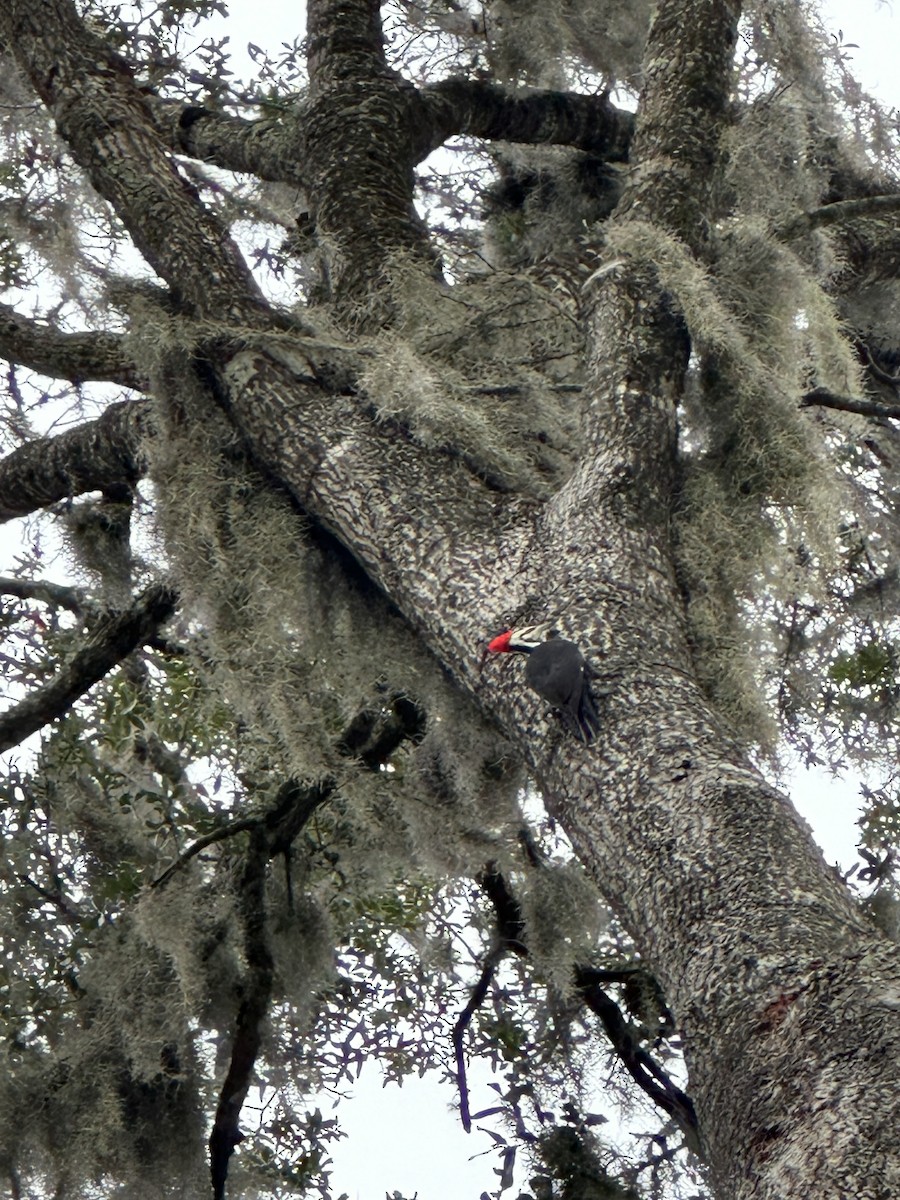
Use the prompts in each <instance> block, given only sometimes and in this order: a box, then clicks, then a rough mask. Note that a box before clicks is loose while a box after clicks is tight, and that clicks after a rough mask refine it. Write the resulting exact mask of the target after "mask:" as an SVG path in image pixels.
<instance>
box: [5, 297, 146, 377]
mask: <svg viewBox="0 0 900 1200" xmlns="http://www.w3.org/2000/svg"><path fill="white" fill-rule="evenodd" d="M0 355H2V357H3V358H5V359H6V361H7V362H11V363H16V364H18V365H20V366H23V367H28V368H29V369H30V370H32V371H37V372H38V373H39V374H41V375H48V376H50V377H51V378H53V379H69V380H71V381H72V383H85V382H86V381H88V380H92V381H95V382H104V381H105V382H109V383H120V384H122V385H123V387H130V388H142V387H145V386H146V382H145V381H144V380H142V379H141V376H140V373H139V372H138V370H137V368H136V367H135V365H134V363H133V362H132V360H131V357H130V355H129V354H128V352H127V350H126V349H125V346H124V339H123V338H122V335H121V334H117V333H104V332H94V331H93V330H87V331H85V332H83V333H64V332H63V331H61V330H59V329H55V328H53V327H52V326H50V325H46V324H43V323H41V322H39V321H33V320H31V319H30V318H29V317H24V316H22V315H21V313H17V312H16V311H15V309H14V308H11V307H10V306H9V305H8V304H0Z"/></svg>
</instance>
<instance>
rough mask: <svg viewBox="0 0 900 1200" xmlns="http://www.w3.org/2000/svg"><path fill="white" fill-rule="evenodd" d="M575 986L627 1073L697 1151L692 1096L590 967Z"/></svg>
mask: <svg viewBox="0 0 900 1200" xmlns="http://www.w3.org/2000/svg"><path fill="white" fill-rule="evenodd" d="M575 983H576V986H577V987H578V990H579V991H580V992H581V994H582V996H583V997H584V1002H585V1004H587V1006H588V1008H589V1009H590V1010H591V1012H593V1013H595V1014H596V1015H597V1016H598V1017H599V1018H600V1021H601V1024H602V1025H603V1029H604V1032H605V1033H606V1036H607V1037H608V1038H609V1040H610V1043H611V1045H612V1047H613V1049H614V1050H615V1052H616V1054H617V1056H618V1058H619V1061H620V1062H621V1063H622V1065H623V1066H624V1068H625V1070H626V1071H627V1072H628V1074H629V1075H630V1076H631V1078H632V1079H633V1080H634V1081H635V1083H637V1084H638V1086H639V1087H640V1088H642V1089H643V1091H644V1092H646V1094H647V1095H648V1096H649V1097H650V1099H651V1100H653V1102H654V1103H655V1104H657V1105H658V1106H659V1107H660V1108H661V1109H662V1110H663V1112H666V1113H668V1114H669V1116H670V1117H672V1118H673V1119H674V1120H675V1121H676V1122H677V1123H678V1126H679V1127H680V1129H681V1131H682V1133H683V1134H684V1136H685V1139H686V1140H687V1142H688V1144H689V1145H690V1146H691V1147H692V1148H693V1149H694V1150H695V1151H696V1150H697V1148H698V1143H697V1128H698V1124H697V1113H696V1111H695V1109H694V1104H693V1101H692V1100H691V1098H690V1096H688V1095H687V1093H686V1092H683V1091H682V1090H681V1088H679V1087H677V1086H676V1085H675V1084H674V1083H673V1082H672V1080H671V1079H670V1078H669V1076H668V1075H667V1074H666V1072H665V1071H664V1070H663V1069H662V1067H660V1065H659V1064H658V1063H657V1062H655V1061H654V1060H653V1058H652V1057H651V1055H650V1054H648V1053H647V1051H646V1050H645V1049H644V1047H643V1046H642V1045H641V1044H640V1040H639V1039H638V1037H637V1035H636V1034H635V1032H634V1030H633V1029H632V1027H631V1024H630V1022H629V1021H627V1020H626V1019H625V1017H623V1015H622V1011H621V1009H620V1008H619V1006H618V1004H616V1002H615V1000H613V999H612V997H611V996H609V995H608V994H607V993H606V992H605V991H604V990H603V988H601V987H600V985H599V983H597V982H596V974H595V973H594V972H592V971H591V969H590V968H576V970H575Z"/></svg>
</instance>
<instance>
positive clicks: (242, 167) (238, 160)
mask: <svg viewBox="0 0 900 1200" xmlns="http://www.w3.org/2000/svg"><path fill="white" fill-rule="evenodd" d="M149 108H150V114H151V116H152V118H153V124H154V127H155V128H156V131H157V133H158V134H159V135H160V137H161V138H162V139H163V141H164V142H165V143H166V145H167V146H169V147H170V148H171V149H172V150H174V151H175V152H176V153H177V154H184V155H186V156H188V157H189V158H195V159H198V160H199V161H200V162H205V163H212V164H213V165H214V166H217V167H222V168H223V169H224V170H226V171H236V172H239V173H241V174H247V175H255V176H256V177H257V178H258V179H265V180H269V181H272V182H274V183H291V184H294V185H295V186H296V187H298V188H302V187H303V186H304V179H303V175H302V156H301V155H300V154H299V152H298V151H299V144H298V139H299V131H298V128H297V122H298V120H301V119H302V117H301V116H300V115H299V114H298V112H297V111H296V110H294V109H290V110H286V112H285V114H284V116H283V117H277V118H273V117H264V118H261V119H259V120H256V121H248V120H245V119H244V118H243V117H236V116H233V115H232V114H231V113H223V112H217V111H216V110H215V109H212V108H204V107H201V106H199V105H185V104H179V103H178V102H177V101H173V100H162V99H160V98H158V97H151V98H150V99H149Z"/></svg>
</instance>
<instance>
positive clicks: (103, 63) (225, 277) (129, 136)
mask: <svg viewBox="0 0 900 1200" xmlns="http://www.w3.org/2000/svg"><path fill="white" fill-rule="evenodd" d="M0 37H2V39H3V41H4V42H5V44H6V45H7V46H9V47H10V48H11V50H12V52H13V54H14V55H15V57H16V60H17V62H18V63H19V65H20V66H21V67H22V69H23V71H24V72H25V74H26V75H27V76H28V78H29V79H30V80H31V83H32V85H33V86H34V88H35V90H36V91H37V93H38V95H39V96H40V97H41V99H42V100H43V101H44V103H45V104H46V105H47V107H48V109H49V110H50V112H51V114H52V115H53V118H54V120H55V121H56V124H57V127H58V129H59V132H60V134H61V135H62V137H63V138H64V139H65V141H66V142H67V143H68V146H69V148H70V149H71V151H72V154H73V155H74V157H75V159H76V161H77V162H78V163H79V164H80V165H81V166H82V167H83V168H84V169H85V170H86V171H87V173H88V175H89V177H90V180H91V182H92V183H93V185H94V187H95V188H96V189H97V191H98V192H99V193H100V195H101V196H103V197H104V199H106V200H108V201H109V203H110V204H111V205H112V206H113V208H114V209H115V211H116V213H117V214H118V216H119V217H120V218H121V220H122V221H123V223H124V224H125V226H126V228H127V229H128V231H129V233H130V234H131V237H132V239H133V241H134V243H135V245H136V246H137V248H138V250H140V252H141V253H142V254H143V255H144V258H145V259H146V261H147V263H148V264H149V265H150V266H151V267H152V268H153V270H154V271H156V272H157V274H158V275H159V276H161V278H163V279H165V281H166V282H167V283H168V284H169V286H170V287H171V288H172V290H173V292H174V294H175V296H176V297H177V298H178V299H179V300H180V301H181V302H182V303H183V304H184V305H185V306H186V307H187V309H188V310H190V311H192V312H194V313H197V314H213V313H214V314H215V315H216V316H217V317H219V318H220V319H222V318H225V319H228V318H240V319H242V320H244V321H247V322H249V323H257V322H258V320H259V314H260V311H261V310H264V311H265V312H266V313H268V306H266V304H265V302H264V301H263V298H262V296H261V293H260V291H259V289H258V288H257V286H256V283H255V282H254V280H253V277H252V275H251V274H250V271H249V269H248V268H247V265H246V263H245V262H244V260H243V259H242V257H241V255H240V253H239V251H238V249H237V247H236V246H235V244H234V243H233V242H232V240H231V238H230V237H229V236H228V232H227V230H226V229H224V228H223V227H222V225H221V224H220V222H219V220H218V219H217V217H215V216H214V215H213V214H212V213H210V212H209V211H207V210H206V209H205V208H204V207H203V205H202V204H201V203H200V201H199V199H198V196H197V194H196V191H195V190H194V189H193V188H192V187H190V186H189V185H188V184H187V183H186V182H185V181H184V179H183V178H182V177H181V176H180V175H179V173H178V170H177V167H176V165H175V163H174V161H173V159H172V157H171V155H170V154H169V153H168V152H167V150H166V149H165V147H164V146H163V144H162V142H161V141H160V139H159V137H158V135H157V133H156V131H155V129H154V128H153V122H152V119H151V117H150V113H149V111H148V108H147V104H146V102H145V100H144V97H143V95H142V94H141V92H140V90H139V88H138V87H137V85H136V84H135V82H134V80H133V78H132V74H131V68H130V66H129V64H128V63H127V62H126V61H125V60H124V59H123V58H122V57H121V56H120V55H118V54H117V53H116V52H115V51H114V50H112V49H111V48H110V46H109V44H108V42H107V41H106V40H105V39H103V38H102V37H100V36H98V35H97V34H95V33H93V32H92V31H90V30H89V29H88V28H87V27H86V26H85V24H84V23H83V22H82V20H81V19H80V18H79V16H78V13H77V10H76V8H75V5H74V4H73V3H72V0H6V3H4V4H2V5H0Z"/></svg>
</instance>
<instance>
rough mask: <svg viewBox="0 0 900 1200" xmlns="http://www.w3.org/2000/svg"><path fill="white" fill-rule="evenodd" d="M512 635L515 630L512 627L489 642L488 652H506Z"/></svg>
mask: <svg viewBox="0 0 900 1200" xmlns="http://www.w3.org/2000/svg"><path fill="white" fill-rule="evenodd" d="M512 635H513V631H512V630H511V629H507V630H506V632H505V633H500V634H498V635H497V636H496V637H495V638H494V640H493V641H492V642H488V653H490V654H505V653H506V651H507V650H508V649H509V639H510V638H511V637H512Z"/></svg>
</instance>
